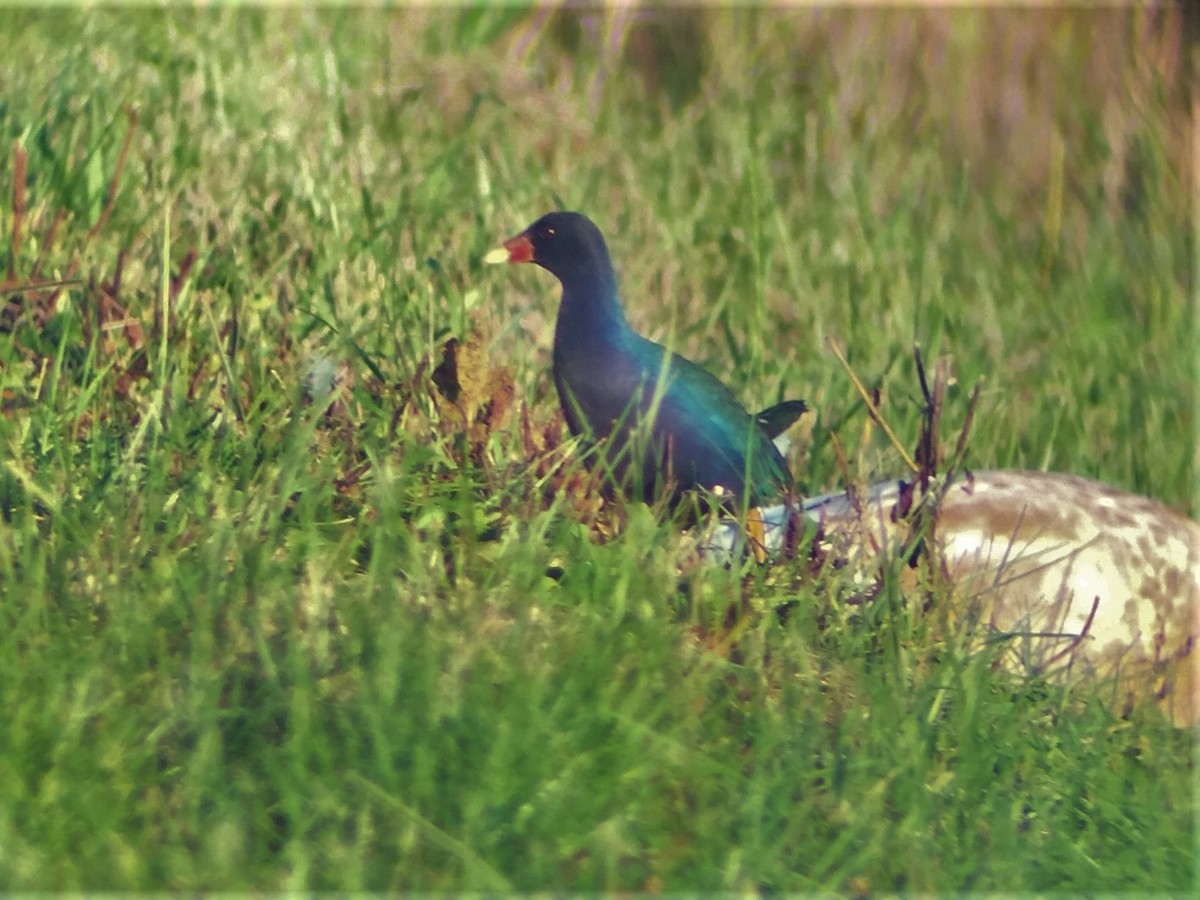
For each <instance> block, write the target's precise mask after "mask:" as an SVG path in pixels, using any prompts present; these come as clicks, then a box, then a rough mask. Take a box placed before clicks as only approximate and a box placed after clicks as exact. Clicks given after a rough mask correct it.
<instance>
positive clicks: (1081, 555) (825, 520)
mask: <svg viewBox="0 0 1200 900" xmlns="http://www.w3.org/2000/svg"><path fill="white" fill-rule="evenodd" d="M913 501H914V496H913V490H912V489H911V487H910V486H908V485H907V484H905V483H903V482H896V481H892V482H881V483H878V484H875V485H872V486H871V487H870V489H869V490H868V491H867V496H866V498H865V499H864V500H863V502H861V503H860V504H859V507H860V508H856V506H855V504H854V503H852V502H851V500H850V498H849V497H848V496H847V495H846V494H845V493H840V494H829V495H826V496H823V497H815V498H812V499H810V500H808V501H806V502H805V504H804V512H805V515H806V516H807V517H808V518H810V519H812V520H813V521H815V522H818V523H820V524H821V525H822V526H823V529H822V530H823V539H824V540H825V541H826V542H827V543H828V545H829V547H830V549H831V551H832V552H833V553H834V554H835V555H836V556H838V557H839V558H842V559H846V560H848V561H850V562H852V563H855V564H859V565H869V564H870V562H871V560H877V559H878V556H879V554H881V553H884V554H887V553H896V552H899V550H900V549H901V548H902V547H903V545H904V543H905V542H906V540H907V538H908V534H909V530H910V526H909V524H908V523H907V522H906V520H905V517H904V513H906V512H907V511H908V509H909V507H911V506H912V504H913ZM762 516H763V520H764V526H765V528H764V531H765V541H766V545H767V551H768V553H777V552H778V551H779V548H780V546H781V545H782V541H783V533H784V531H785V526H786V510H785V509H784V508H782V507H773V508H771V509H766V510H763V511H762ZM934 536H935V540H936V542H937V546H938V549H939V551H940V558H941V560H942V562H943V564H944V568H945V574H946V575H947V576H948V577H949V580H950V582H951V583H952V584H953V586H954V591H953V597H954V601H953V602H954V603H956V604H961V609H957V610H955V612H956V613H961V614H963V615H966V616H969V617H971V618H972V619H975V620H977V621H986V622H988V623H989V624H990V626H991V627H992V628H993V629H995V630H996V631H997V632H1002V633H1008V634H1012V635H1014V638H1013V640H1012V642H1011V643H1012V647H1013V653H1011V654H1009V657H1010V658H1011V660H1012V662H1013V663H1014V665H1015V666H1017V667H1021V668H1024V669H1026V670H1027V671H1046V672H1061V673H1064V674H1066V673H1070V674H1071V675H1073V676H1076V675H1081V674H1083V675H1089V676H1092V677H1095V678H1098V679H1104V680H1110V679H1111V680H1115V684H1116V685H1117V686H1118V690H1119V694H1118V695H1117V696H1118V701H1119V702H1120V703H1122V704H1123V703H1125V702H1128V701H1129V700H1133V699H1137V698H1139V697H1151V698H1153V699H1155V700H1156V701H1158V702H1160V703H1162V704H1163V705H1164V707H1165V708H1166V710H1167V711H1168V713H1169V714H1170V715H1171V717H1172V718H1173V719H1174V720H1175V722H1176V723H1177V724H1181V725H1183V724H1194V723H1196V722H1197V721H1200V693H1198V691H1200V678H1197V677H1196V675H1197V672H1196V669H1197V665H1198V664H1200V653H1197V654H1194V655H1193V654H1192V646H1193V643H1194V641H1195V638H1196V635H1197V618H1196V617H1197V611H1198V610H1200V525H1197V524H1196V523H1195V522H1192V521H1190V520H1189V519H1186V518H1184V517H1183V516H1181V515H1179V514H1178V513H1175V512H1174V511H1172V510H1170V509H1168V508H1167V507H1165V506H1163V505H1162V504H1161V503H1158V502H1156V501H1154V500H1150V499H1148V498H1146V497H1139V496H1136V495H1133V494H1127V493H1125V492H1123V491H1119V490H1117V489H1115V488H1112V487H1109V486H1108V485H1105V484H1101V483H1099V482H1096V481H1090V480H1088V479H1086V478H1079V477H1077V476H1074V475H1061V474H1055V473H1045V472H1025V471H993V472H978V473H974V474H971V475H965V476H962V477H960V478H958V479H957V480H956V481H955V482H954V483H953V484H952V485H951V486H950V488H949V490H948V491H947V492H946V494H945V496H944V497H943V498H942V500H941V502H940V503H939V504H938V505H937V507H936V520H935V526H934ZM743 543H744V538H742V537H741V535H740V532H739V529H738V527H737V525H736V524H733V523H720V524H719V525H718V526H717V527H716V528H714V529H713V530H711V531H710V532H709V533H708V534H707V535H706V536H705V538H704V540H703V541H702V550H703V552H705V553H706V554H710V555H715V556H717V557H718V558H725V559H728V558H729V554H730V553H732V552H737V549H738V548H739V547H740V546H741V545H742V544H743Z"/></svg>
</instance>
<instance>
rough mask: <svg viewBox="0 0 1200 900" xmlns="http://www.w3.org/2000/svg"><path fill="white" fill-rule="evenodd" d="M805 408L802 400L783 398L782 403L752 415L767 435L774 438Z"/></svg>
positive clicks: (806, 406) (805, 405)
mask: <svg viewBox="0 0 1200 900" xmlns="http://www.w3.org/2000/svg"><path fill="white" fill-rule="evenodd" d="M806 409H808V405H807V404H806V403H805V402H804V401H803V400H784V401H783V402H782V403H776V404H775V405H774V406H768V407H767V408H766V409H764V410H763V411H762V412H760V413H759V414H758V415H756V416H755V417H754V421H755V422H757V423H758V427H759V428H761V429H762V430H763V432H764V433H765V434H766V436H767V437H769V438H770V439H771V440H775V438H777V437H779V436H780V435H781V434H783V433H784V432H785V431H787V430H788V429H789V428H790V427H791V426H792V423H794V422H795V421H796V420H797V419H798V418H800V416H801V415H802V414H803V413H804V411H805V410H806Z"/></svg>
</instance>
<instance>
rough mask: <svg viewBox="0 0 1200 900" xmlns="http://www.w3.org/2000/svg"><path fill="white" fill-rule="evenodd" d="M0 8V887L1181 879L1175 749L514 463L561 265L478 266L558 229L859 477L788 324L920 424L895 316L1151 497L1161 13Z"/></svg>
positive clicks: (864, 445)
mask: <svg viewBox="0 0 1200 900" xmlns="http://www.w3.org/2000/svg"><path fill="white" fill-rule="evenodd" d="M0 16H2V17H3V19H4V20H5V22H4V23H5V27H3V28H0V46H2V47H3V50H4V55H3V58H4V60H5V63H4V67H3V70H2V76H3V80H4V85H5V91H4V97H3V99H2V100H0V125H2V126H3V128H4V135H5V137H6V139H7V140H6V141H5V145H4V149H3V153H2V154H0V160H2V161H0V188H2V190H3V191H4V195H5V196H6V197H11V198H12V201H11V202H7V201H6V203H5V204H4V214H3V216H4V217H3V222H4V229H3V235H2V236H3V239H4V240H3V244H4V245H5V246H6V248H7V249H6V251H5V252H4V255H3V256H0V259H3V261H4V270H5V274H6V281H5V284H6V293H5V296H4V298H3V300H4V302H5V307H4V310H3V316H2V318H0V323H3V331H2V333H0V391H2V402H3V407H2V408H3V416H2V417H0V443H2V445H3V467H2V469H0V515H2V516H3V524H2V525H0V584H2V585H3V597H4V599H3V604H2V605H0V612H2V614H3V617H4V620H5V621H4V626H3V627H2V628H0V697H2V705H3V709H4V710H5V713H6V722H5V725H4V727H3V728H0V796H2V797H4V803H3V804H2V806H0V884H4V885H5V886H8V887H11V888H25V889H70V888H75V889H80V888H88V889H139V888H142V889H144V888H168V889H194V888H209V889H243V888H251V887H253V888H259V889H267V890H273V889H295V888H311V889H321V888H340V889H374V890H384V889H404V888H408V889H438V888H450V887H470V888H491V889H531V888H536V887H548V886H555V887H562V888H568V889H576V890H582V889H617V888H620V889H627V890H648V891H656V890H660V889H673V888H675V889H683V888H693V889H700V888H704V889H717V888H725V889H736V890H742V889H749V890H767V889H781V890H819V889H826V890H836V891H863V890H894V889H908V890H973V889H974V890H985V889H993V890H994V889H1006V890H1015V889H1031V890H1039V889H1040V890H1048V889H1070V888H1092V889H1097V888H1105V889H1146V888H1162V889H1170V888H1175V889H1178V888H1179V887H1180V886H1183V885H1186V884H1188V883H1191V881H1192V873H1193V856H1194V847H1195V841H1194V823H1193V817H1192V806H1193V803H1192V801H1193V793H1192V787H1191V785H1192V774H1193V771H1194V770H1193V766H1192V759H1191V742H1190V735H1187V734H1183V733H1179V732H1175V731H1173V730H1172V729H1171V728H1169V727H1168V726H1167V725H1166V723H1165V722H1164V721H1163V720H1161V718H1160V717H1159V716H1158V715H1157V714H1156V713H1155V712H1154V711H1152V710H1135V711H1134V712H1133V713H1132V714H1131V715H1130V716H1129V717H1128V718H1120V717H1118V716H1117V715H1116V714H1115V713H1114V712H1113V711H1111V710H1109V709H1108V708H1107V707H1106V706H1105V704H1104V700H1105V694H1104V688H1103V687H1100V688H1098V689H1093V688H1090V687H1088V686H1080V687H1077V688H1075V689H1073V690H1067V689H1063V688H1061V687H1057V686H1050V685H1046V684H1042V683H1039V682H1037V681H1033V682H1018V681H1016V680H1013V679H1009V678H1003V677H1000V676H998V675H996V674H995V673H994V672H992V671H991V668H990V664H991V662H992V660H993V658H994V655H995V653H996V652H999V650H985V651H980V650H979V649H978V648H977V647H976V646H974V644H972V643H971V642H969V641H968V640H967V639H966V637H965V636H963V635H959V634H957V633H956V632H955V631H954V630H953V629H950V628H948V627H946V626H944V625H943V624H942V623H941V622H940V621H938V617H936V616H928V617H925V616H921V615H920V614H918V613H917V612H915V611H914V610H913V609H912V608H911V607H910V606H909V605H907V604H905V603H904V602H903V598H901V597H900V596H899V595H898V593H897V591H896V589H895V587H894V585H889V586H886V589H885V590H884V591H883V592H882V593H881V595H880V597H879V598H878V599H877V600H876V601H874V602H873V603H871V604H869V605H867V606H866V607H855V606H851V605H848V604H846V603H845V602H844V600H845V597H846V586H845V585H842V584H839V583H838V581H837V579H836V577H835V576H833V575H830V576H829V577H828V578H824V579H821V580H818V581H817V582H815V583H803V584H801V586H800V587H799V588H796V587H793V586H790V585H791V582H792V581H793V579H790V578H788V577H786V576H785V577H782V578H778V577H776V575H775V573H769V572H762V571H755V570H751V571H726V570H719V569H713V570H708V569H702V570H694V569H691V568H689V567H688V564H687V562H686V560H683V559H682V556H681V548H680V542H679V539H678V536H677V533H676V531H675V529H674V528H673V527H671V525H670V523H663V522H661V521H658V520H656V518H655V517H654V516H653V515H652V514H651V512H650V511H649V510H647V509H646V508H644V507H641V506H636V505H635V506H630V507H628V508H625V507H620V508H615V509H614V508H599V507H598V504H597V502H596V498H595V497H594V495H591V494H589V493H588V492H587V491H586V490H585V489H584V488H583V487H582V486H581V485H582V483H583V482H584V480H585V479H583V478H582V476H581V475H580V474H579V473H572V472H570V471H569V465H568V471H567V472H566V473H565V474H564V472H563V471H562V469H561V468H556V467H557V466H558V464H559V463H560V462H561V461H562V460H563V458H564V453H565V450H564V448H563V447H562V446H561V444H560V440H561V432H560V428H559V425H558V422H557V420H556V418H555V415H556V414H555V407H556V401H555V398H554V395H553V389H552V387H551V384H550V380H549V377H548V367H549V359H548V352H549V345H550V339H551V329H552V325H553V315H554V304H555V296H556V289H554V288H553V287H552V281H551V279H549V277H548V276H545V275H544V273H540V272H537V271H533V270H521V271H518V272H512V273H510V272H507V271H506V272H504V273H502V274H499V275H497V274H495V273H492V272H485V271H484V270H483V268H482V267H481V266H480V265H479V259H480V257H481V255H482V254H483V252H484V251H485V250H486V249H488V248H489V247H490V246H491V245H493V244H494V243H495V242H496V240H498V239H499V238H501V237H504V236H506V235H508V234H510V233H512V232H513V231H515V230H516V229H518V228H520V227H523V226H524V225H525V224H527V223H528V221H529V220H531V219H532V218H533V217H534V216H536V215H537V214H539V213H541V212H543V211H545V210H546V209H548V208H551V207H554V206H559V205H562V206H567V207H570V208H577V209H580V210H583V211H586V212H587V213H588V214H589V215H591V216H592V217H593V218H594V219H596V221H597V222H598V223H599V224H600V225H601V227H602V228H603V229H604V230H605V231H606V233H607V234H608V236H609V241H610V245H611V248H612V251H613V254H614V257H615V258H616V260H617V264H618V268H619V270H620V272H621V275H622V284H623V287H624V292H625V295H626V298H627V304H628V308H629V312H630V315H631V318H632V319H633V320H634V322H635V323H636V324H637V325H638V326H639V327H641V328H643V329H644V330H645V331H647V332H649V333H650V334H652V335H654V336H656V337H658V338H661V339H665V340H668V341H669V342H670V343H672V344H674V345H675V346H676V347H678V348H680V349H681V350H683V351H684V352H686V353H687V354H689V355H690V356H692V357H693V358H695V359H697V360H698V361H701V362H703V363H704V364H706V365H708V366H709V367H710V368H711V369H712V370H713V371H714V372H716V373H717V374H718V375H720V376H721V377H722V378H724V379H726V380H727V381H728V382H729V383H730V384H731V385H732V386H733V387H734V389H735V391H736V392H737V393H738V394H739V395H740V396H742V397H743V398H744V399H745V400H746V402H747V405H748V406H750V407H752V408H760V407H763V406H766V405H768V404H769V403H771V402H774V401H776V400H778V399H781V398H784V397H794V396H802V397H805V398H807V399H808V400H809V402H810V404H811V405H812V406H814V407H815V409H816V410H817V414H816V416H815V417H814V418H813V420H812V421H811V422H810V427H811V435H810V436H808V437H807V438H806V439H805V440H803V441H802V442H801V443H802V446H800V447H798V448H797V449H796V451H794V453H793V460H792V462H793V470H794V472H795V473H796V475H797V477H798V478H799V480H800V481H801V482H802V484H804V485H805V486H806V487H807V488H808V489H809V490H811V491H814V492H815V491H818V490H824V489H831V488H833V487H835V486H836V485H837V484H838V481H839V478H840V472H839V471H838V468H837V465H836V462H835V460H834V458H833V454H832V453H831V452H830V447H829V438H828V435H829V433H830V432H831V431H836V433H838V435H839V436H840V438H841V440H842V441H843V443H844V444H845V445H846V446H847V447H848V448H849V449H850V451H851V453H852V454H853V455H854V457H855V459H856V461H857V464H858V465H859V466H860V467H861V468H862V470H863V471H864V472H866V473H869V474H875V475H889V474H896V473H897V470H898V463H897V460H896V459H895V457H894V454H893V453H892V451H890V450H889V449H888V448H887V446H886V445H885V444H884V443H883V442H882V441H881V440H880V439H879V437H878V436H877V435H874V434H870V433H868V432H867V431H866V430H865V429H864V428H863V418H864V417H863V413H862V410H861V408H860V406H859V405H858V404H857V402H856V400H855V395H854V394H853V392H852V390H851V389H850V387H849V382H848V379H847V377H846V375H845V373H844V372H843V371H842V370H841V369H840V368H839V367H838V366H837V365H836V363H834V361H833V358H832V355H831V354H830V353H829V351H828V348H827V342H828V341H829V340H836V341H838V342H840V343H843V344H845V345H846V346H847V348H848V355H849V358H850V360H851V362H852V364H853V365H854V366H855V368H856V370H857V371H858V372H859V373H860V374H861V375H862V376H863V377H864V378H866V379H867V380H868V381H877V382H878V383H879V385H880V386H881V388H882V389H883V390H884V392H885V397H886V398H887V399H886V403H887V408H888V411H889V415H890V417H891V419H892V421H893V422H894V423H896V425H897V427H899V428H900V429H901V431H902V433H903V435H904V436H905V437H906V438H907V439H910V440H911V439H912V438H914V437H915V435H916V432H917V428H918V425H919V422H918V419H919V416H918V414H917V413H918V407H917V403H918V397H919V395H918V393H917V391H916V384H915V379H914V378H913V375H912V370H911V364H910V362H909V359H910V347H911V344H912V343H913V342H914V341H919V342H920V343H921V344H922V346H923V347H924V348H925V352H926V355H927V358H932V357H934V356H936V355H938V354H951V355H952V356H953V358H954V362H955V370H956V372H957V373H958V378H959V386H960V391H959V394H958V395H957V397H955V396H952V397H951V398H950V403H951V405H950V408H949V411H948V417H949V418H950V419H951V420H953V419H954V417H955V415H956V414H957V415H959V416H960V417H961V415H962V413H963V412H964V409H963V408H962V407H963V405H965V397H966V396H967V391H968V390H969V388H970V387H971V386H972V385H973V384H974V383H975V381H976V380H978V379H979V378H981V377H982V378H986V382H985V385H986V388H985V392H984V395H983V402H982V405H981V410H980V414H979V416H978V418H977V421H976V425H975V428H974V430H973V450H972V457H971V458H972V462H973V464H974V465H976V466H979V467H982V466H1027V467H1033V468H1050V469H1055V470H1063V471H1072V472H1077V473H1079V474H1084V475H1090V476H1093V477H1098V478H1101V479H1103V480H1105V481H1109V482H1111V483H1114V484H1117V485H1120V486H1122V487H1125V488H1127V489H1130V490H1134V491H1138V492H1141V493H1146V494H1150V495H1153V496H1156V497H1158V498H1159V499H1161V500H1163V501H1164V502H1166V503H1168V504H1171V505H1173V506H1175V507H1177V508H1180V509H1184V510H1187V509H1189V507H1194V505H1195V503H1196V492H1195V485H1194V482H1193V473H1194V469H1195V464H1196V449H1195V448H1196V441H1195V427H1196V423H1195V414H1196V392H1195V383H1196V371H1195V337H1196V336H1195V332H1194V312H1195V307H1194V302H1195V301H1194V296H1195V294H1194V292H1195V281H1194V275H1193V272H1192V266H1193V264H1194V261H1195V255H1196V250H1195V236H1194V231H1193V227H1192V221H1191V214H1192V213H1191V207H1190V203H1191V200H1190V196H1191V195H1190V191H1191V190H1192V185H1193V184H1194V180H1193V179H1194V174H1192V172H1191V170H1190V169H1189V168H1188V167H1189V165H1190V158H1189V155H1188V154H1189V151H1188V148H1189V146H1190V144H1189V143H1188V142H1189V140H1190V137H1189V136H1190V130H1189V129H1190V127H1191V126H1190V125H1189V124H1187V123H1189V122H1191V118H1190V116H1191V112H1192V111H1191V109H1190V107H1189V106H1188V105H1187V104H1188V103H1190V102H1191V100H1190V99H1189V97H1188V94H1187V91H1186V90H1185V89H1184V88H1185V86H1186V80H1187V77H1188V74H1189V73H1191V72H1194V65H1195V60H1194V58H1192V57H1189V56H1188V55H1187V54H1188V53H1194V51H1192V50H1190V49H1189V47H1190V46H1191V45H1190V44H1188V42H1187V40H1186V35H1187V34H1188V33H1189V28H1192V26H1191V25H1190V23H1188V22H1186V21H1184V20H1183V18H1182V13H1180V12H1179V10H1178V9H1175V8H1167V9H1160V10H1157V11H1155V10H1151V11H1139V12H1130V11H1121V10H1112V11H1108V12H1104V13H1082V12H1070V11H1068V12H1047V13H1038V14H1036V15H1031V14H1023V13H1015V12H1014V13H1010V12H941V11H934V12H929V13H920V14H912V13H900V12H895V13H891V12H889V13H874V12H840V11H826V10H821V11H786V12H766V11H757V12H756V11H747V10H737V11H716V10H714V11H705V12H687V13H649V12H645V11H632V12H631V11H623V12H619V11H612V12H608V13H601V12H590V13H579V14H571V13H560V14H552V13H548V12H545V11H528V10H522V9H503V10H464V11H457V12H450V11H434V10H408V11H398V12H382V11H371V12H359V11H321V12H316V11H311V10H281V11H272V12H265V13H264V12H257V11H240V10H239V11H234V10H212V11H203V12H174V11H173V12H169V13H162V12H158V11H148V10H130V11H121V12H109V11H95V12H66V13H64V12H62V11H55V12H54V13H53V14H51V13H44V14H43V13H40V12H33V11H21V10H5V11H4V12H3V13H2V14H0ZM1114 48H1119V49H1114ZM131 111H132V112H131ZM14 185H16V186H17V187H19V190H18V189H15V188H14ZM51 279H77V280H78V281H79V283H78V284H76V285H73V286H70V287H68V288H66V289H59V288H54V287H30V286H29V285H30V283H31V282H39V281H43V280H51ZM452 337H453V338H457V339H459V340H460V341H462V342H463V344H462V348H463V349H462V351H461V352H462V356H461V359H462V360H463V365H462V366H461V367H460V368H461V371H460V373H459V374H460V378H459V388H460V393H459V394H458V397H457V400H456V402H451V401H448V400H447V399H445V398H444V397H443V396H442V395H441V394H440V393H439V392H438V390H437V389H436V388H435V387H434V385H433V382H432V380H431V379H432V375H433V372H434V370H435V368H436V367H437V366H438V364H439V363H440V362H442V360H443V350H442V347H443V344H444V342H445V341H446V340H447V339H449V338H452ZM314 364H316V365H317V367H318V369H319V370H320V371H322V372H324V373H325V375H324V376H322V378H320V379H317V380H318V381H329V382H330V383H331V385H332V387H331V390H330V391H329V392H322V391H316V392H315V396H314V392H313V391H310V390H308V389H306V384H307V383H308V382H307V379H308V377H309V375H310V374H311V372H312V371H313V367H314ZM442 371H443V372H444V371H445V370H444V369H443V370H442ZM956 402H957V403H958V404H959V405H958V406H955V405H954V404H955V403H956ZM906 429H907V430H906ZM681 564H682V565H683V567H684V573H683V577H681V576H680V573H679V568H680V565H681ZM783 603H791V604H793V605H792V607H791V613H790V615H789V616H788V617H787V619H786V621H781V620H780V618H779V617H777V616H776V614H775V612H774V610H775V608H776V607H777V606H779V605H781V604H783Z"/></svg>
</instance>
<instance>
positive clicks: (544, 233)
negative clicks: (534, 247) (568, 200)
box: [538, 225, 554, 240]
mask: <svg viewBox="0 0 1200 900" xmlns="http://www.w3.org/2000/svg"><path fill="white" fill-rule="evenodd" d="M538 237H540V238H542V239H543V240H545V239H546V238H552V237H554V229H553V228H552V227H551V226H549V225H543V226H542V230H541V231H540V232H538Z"/></svg>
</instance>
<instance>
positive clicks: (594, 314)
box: [554, 278, 630, 348]
mask: <svg viewBox="0 0 1200 900" xmlns="http://www.w3.org/2000/svg"><path fill="white" fill-rule="evenodd" d="M629 334H630V328H629V322H628V321H627V320H626V319H625V312H624V310H622V309H621V301H620V298H619V297H618V295H617V285H616V281H615V279H612V278H604V279H600V280H598V281H593V282H591V283H588V284H582V285H572V286H571V287H570V288H566V287H564V289H563V295H562V302H561V303H560V304H559V307H558V322H557V324H556V325H555V329H554V343H555V346H556V347H558V348H562V347H566V346H568V345H572V344H593V343H597V342H599V343H603V342H608V341H613V342H615V341H622V340H624V339H625V338H626V337H627V336H628V335H629Z"/></svg>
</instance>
